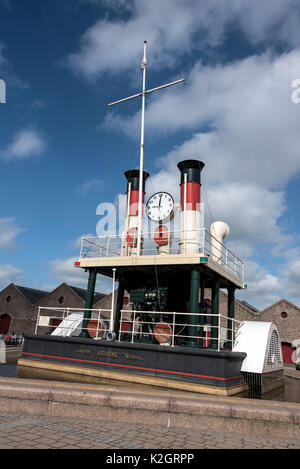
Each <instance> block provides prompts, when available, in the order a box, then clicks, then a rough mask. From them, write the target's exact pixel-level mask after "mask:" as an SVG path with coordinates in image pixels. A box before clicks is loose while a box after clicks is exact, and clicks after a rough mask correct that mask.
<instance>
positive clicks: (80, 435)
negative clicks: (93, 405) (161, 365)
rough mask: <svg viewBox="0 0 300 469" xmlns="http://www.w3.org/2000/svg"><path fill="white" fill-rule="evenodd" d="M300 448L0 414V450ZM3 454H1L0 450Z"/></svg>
mask: <svg viewBox="0 0 300 469" xmlns="http://www.w3.org/2000/svg"><path fill="white" fill-rule="evenodd" d="M5 448H7V449H121V450H125V449H126V450H143V449H147V448H149V449H181V450H185V449H223V448H225V449H259V448H260V449H300V441H298V442H295V441H294V440H274V439H261V438H256V437H255V436H253V437H250V436H241V435H236V436H235V435H232V434H230V435H228V434H223V433H209V432H205V433H204V432H199V433H195V432H194V431H187V430H173V429H170V430H167V429H162V428H159V427H145V426H142V425H140V426H138V425H124V424H121V423H102V422H95V421H93V422H91V421H90V422H86V421H79V420H73V419H65V418H64V419H59V418H53V417H31V416H25V415H13V416H10V415H6V414H2V415H1V417H0V449H5ZM2 454H3V453H2Z"/></svg>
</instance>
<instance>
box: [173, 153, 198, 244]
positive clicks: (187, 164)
mask: <svg viewBox="0 0 300 469" xmlns="http://www.w3.org/2000/svg"><path fill="white" fill-rule="evenodd" d="M204 166H205V164H204V163H203V162H202V161H198V160H185V161H181V162H180V163H178V165H177V167H178V169H179V171H180V172H181V183H180V191H181V192H180V205H181V214H180V253H193V252H194V253H196V252H199V250H200V244H201V243H200V239H201V237H200V229H201V228H202V227H201V209H200V189H201V171H202V169H203V168H204Z"/></svg>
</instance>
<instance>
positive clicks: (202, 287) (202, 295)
mask: <svg viewBox="0 0 300 469" xmlns="http://www.w3.org/2000/svg"><path fill="white" fill-rule="evenodd" d="M204 290H205V281H204V280H202V279H201V281H200V311H199V312H200V314H201V315H202V314H204V313H205V302H204V300H205V293H204ZM204 323H205V317H204V316H199V325H200V329H199V335H200V338H199V347H200V348H202V347H203V337H204V327H203V325H204Z"/></svg>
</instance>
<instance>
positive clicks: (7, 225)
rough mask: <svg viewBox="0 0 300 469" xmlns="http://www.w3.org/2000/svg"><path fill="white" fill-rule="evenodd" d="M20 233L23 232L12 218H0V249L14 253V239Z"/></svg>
mask: <svg viewBox="0 0 300 469" xmlns="http://www.w3.org/2000/svg"><path fill="white" fill-rule="evenodd" d="M22 231H25V230H24V229H23V228H19V227H18V226H17V225H16V223H15V219H14V218H11V217H7V218H0V249H1V250H8V251H14V250H15V249H16V237H17V235H18V234H19V233H21V232H22Z"/></svg>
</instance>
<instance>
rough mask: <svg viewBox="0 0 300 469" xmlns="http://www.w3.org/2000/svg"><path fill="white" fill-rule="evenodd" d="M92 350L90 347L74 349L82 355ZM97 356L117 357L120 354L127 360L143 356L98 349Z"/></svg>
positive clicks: (88, 353) (138, 358) (139, 358)
mask: <svg viewBox="0 0 300 469" xmlns="http://www.w3.org/2000/svg"><path fill="white" fill-rule="evenodd" d="M92 352H93V350H91V349H87V350H76V353H81V354H83V355H90V354H91V353H92ZM96 355H97V357H106V358H119V357H120V356H122V357H124V358H127V360H140V361H142V360H143V358H142V357H140V356H139V355H133V354H132V353H128V352H120V355H119V354H118V352H105V351H100V352H97V354H96Z"/></svg>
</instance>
